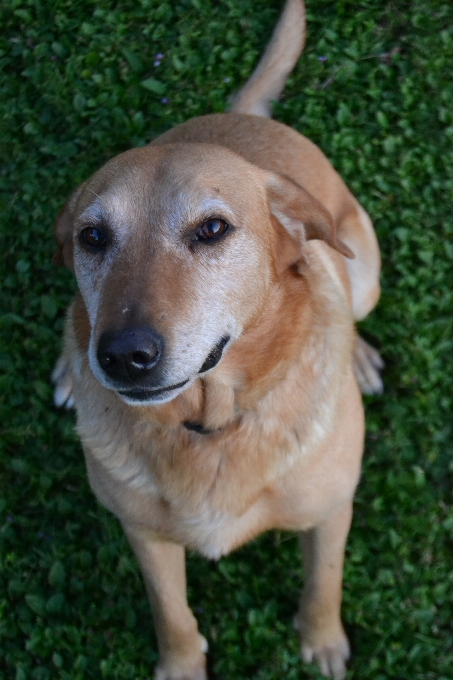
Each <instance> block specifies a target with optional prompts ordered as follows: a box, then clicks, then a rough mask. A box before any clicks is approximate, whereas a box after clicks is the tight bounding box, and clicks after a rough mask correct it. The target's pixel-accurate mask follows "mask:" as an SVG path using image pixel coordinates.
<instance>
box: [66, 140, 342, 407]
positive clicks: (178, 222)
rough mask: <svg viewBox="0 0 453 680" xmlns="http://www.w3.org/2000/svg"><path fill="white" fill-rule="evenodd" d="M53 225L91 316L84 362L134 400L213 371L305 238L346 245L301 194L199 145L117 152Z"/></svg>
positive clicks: (155, 398)
mask: <svg viewBox="0 0 453 680" xmlns="http://www.w3.org/2000/svg"><path fill="white" fill-rule="evenodd" d="M55 233H56V238H57V242H58V245H59V251H58V252H57V258H56V259H57V260H58V259H62V260H63V261H64V263H65V264H66V265H67V266H69V267H70V268H73V269H74V270H75V273H76V277H77V281H78V284H79V287H80V291H81V293H82V296H83V299H84V303H85V306H86V310H87V313H88V317H89V320H90V325H91V337H90V344H89V362H90V366H91V370H92V371H93V373H94V375H95V376H96V378H97V379H98V380H99V382H100V383H101V384H102V385H104V386H105V387H106V388H108V389H112V390H116V391H117V392H118V394H119V395H120V396H121V398H122V399H123V400H124V401H126V402H127V403H129V404H142V405H143V404H157V403H162V402H165V401H170V400H171V399H173V398H174V397H175V396H177V395H178V394H179V393H180V392H181V391H183V390H184V389H186V388H187V387H189V386H190V385H191V384H192V383H193V382H194V381H195V380H196V379H197V378H199V377H200V375H203V374H205V373H207V372H208V371H211V370H212V369H214V367H215V366H216V365H217V363H218V362H219V361H220V360H221V358H222V354H223V353H224V352H225V351H228V347H229V345H230V344H231V343H234V342H235V341H236V340H237V339H238V338H239V337H240V336H241V335H242V334H243V333H245V332H246V331H247V329H248V328H250V327H251V326H253V324H254V323H256V322H257V320H258V319H259V318H260V317H262V315H263V314H265V309H266V300H267V298H268V295H269V292H270V288H271V287H272V286H275V285H278V279H279V276H280V275H281V273H282V271H284V270H286V269H287V268H289V267H291V266H293V265H294V264H295V263H297V261H298V260H300V259H301V257H302V249H303V244H304V242H305V241H306V240H308V239H313V238H317V239H323V240H325V241H327V242H328V243H329V245H331V246H333V247H335V248H337V249H338V250H340V251H341V252H343V253H344V254H348V253H347V249H346V247H345V246H343V245H342V244H338V243H337V241H336V238H335V232H334V226H333V223H332V219H331V217H330V215H329V213H328V212H327V211H326V210H325V209H324V208H323V207H322V206H321V204H320V203H318V202H317V201H316V200H315V199H314V198H313V197H312V196H311V195H310V194H308V193H307V192H305V191H304V190H303V189H302V188H301V187H299V186H298V185H296V184H294V183H293V182H291V181H290V180H288V179H285V178H283V177H280V176H278V175H275V174H273V173H269V172H265V171H263V170H261V169H259V168H257V167H255V166H253V165H251V164H250V163H248V162H246V161H245V160H243V159H242V158H241V157H239V156H238V155H236V154H234V153H232V152H230V151H228V150H226V149H224V148H221V147H218V146H213V145H209V144H174V145H173V144H170V145H164V146H156V147H153V146H149V147H144V148H141V149H135V150H132V151H128V152H126V153H124V154H121V155H120V156H117V157H116V158H114V159H112V160H111V161H110V162H108V163H107V164H106V165H105V166H104V167H103V168H102V169H101V170H99V171H98V172H97V173H96V174H95V175H94V176H93V177H92V178H91V179H89V180H88V181H86V182H85V183H84V184H83V185H82V186H81V187H79V189H78V190H77V191H76V192H75V193H74V195H73V196H72V197H71V199H70V201H69V202H68V204H67V205H66V206H65V208H64V209H63V210H62V212H61V213H60V216H59V218H58V220H57V224H56V227H55Z"/></svg>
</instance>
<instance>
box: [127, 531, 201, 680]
mask: <svg viewBox="0 0 453 680" xmlns="http://www.w3.org/2000/svg"><path fill="white" fill-rule="evenodd" d="M124 530H125V532H126V535H127V537H128V539H129V542H130V544H131V546H132V548H133V550H134V552H135V555H136V556H137V559H138V561H139V564H140V567H141V569H142V573H143V576H144V579H145V585H146V590H147V593H148V597H149V599H150V602H151V609H152V613H153V619H154V625H155V628H156V635H157V641H158V646H159V657H160V658H159V663H158V665H157V668H156V675H155V680H206V678H207V675H206V657H205V652H206V650H207V642H206V640H205V638H204V637H203V636H202V635H200V633H199V632H198V625H197V621H196V619H195V617H194V615H193V614H192V612H191V610H190V609H189V605H188V604H187V595H186V572H185V554H184V548H183V547H182V546H181V545H177V544H175V543H169V542H166V541H160V540H156V538H155V536H154V535H151V534H150V532H148V531H147V530H146V529H142V528H140V527H136V526H131V525H125V526H124Z"/></svg>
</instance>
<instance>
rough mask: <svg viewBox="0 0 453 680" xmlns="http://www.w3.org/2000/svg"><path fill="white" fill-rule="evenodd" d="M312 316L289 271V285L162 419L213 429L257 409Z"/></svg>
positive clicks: (201, 430)
mask: <svg viewBox="0 0 453 680" xmlns="http://www.w3.org/2000/svg"><path fill="white" fill-rule="evenodd" d="M311 316H312V311H311V304H310V296H309V295H308V294H307V291H306V290H305V286H304V282H303V280H302V279H301V277H300V276H298V275H296V274H294V273H291V272H289V273H288V275H287V280H286V281H285V285H276V286H275V287H274V289H273V290H272V292H271V294H270V296H269V299H268V301H267V304H266V307H265V309H264V310H262V312H261V314H260V315H259V316H258V318H257V319H256V320H255V321H254V323H253V324H251V326H250V327H249V328H247V329H246V331H245V332H244V333H243V335H242V337H241V338H240V339H239V340H237V341H236V342H235V343H234V344H233V345H232V346H231V347H230V349H229V350H228V352H227V353H226V355H225V356H224V358H223V360H222V362H221V363H220V364H219V366H218V367H216V368H215V369H214V370H213V371H211V372H210V373H208V374H207V375H206V376H204V377H201V378H200V379H199V380H197V382H196V383H195V384H194V385H192V387H191V388H190V389H189V390H186V391H185V392H183V393H182V394H181V395H179V396H178V397H177V398H176V399H174V400H173V401H172V402H170V403H168V404H163V405H162V406H159V407H157V411H158V419H159V421H160V422H161V423H162V424H165V425H167V426H168V425H172V426H175V425H176V424H177V423H180V424H181V425H183V426H184V427H186V429H189V430H190V431H192V432H194V433H196V434H199V435H210V434H216V433H217V432H219V431H221V430H224V429H225V428H226V427H228V426H229V425H234V423H235V422H236V421H237V420H238V419H240V417H241V414H243V413H244V412H250V411H255V410H256V409H257V407H258V404H259V401H260V399H262V398H263V397H265V395H266V394H268V393H269V392H270V391H271V390H272V389H273V388H274V387H275V386H276V385H277V384H278V383H280V382H281V381H282V380H284V378H285V375H286V373H287V371H288V370H289V368H290V367H291V366H294V364H295V361H296V362H297V355H298V354H300V352H301V351H302V344H303V342H304V339H305V336H306V334H307V330H306V329H307V328H309V325H310V324H309V321H310V319H311ZM276 318H278V319H280V320H281V321H280V323H279V324H275V321H274V320H275V319H276Z"/></svg>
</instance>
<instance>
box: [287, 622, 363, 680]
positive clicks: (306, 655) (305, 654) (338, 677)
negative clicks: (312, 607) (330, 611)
mask: <svg viewBox="0 0 453 680" xmlns="http://www.w3.org/2000/svg"><path fill="white" fill-rule="evenodd" d="M294 627H295V628H296V629H297V630H298V631H299V636H300V651H301V655H302V659H303V660H304V661H305V663H317V664H318V665H319V668H320V670H321V673H322V674H323V675H325V676H326V677H327V678H334V680H343V678H344V677H345V676H346V663H347V661H348V659H349V657H350V655H351V653H350V649H349V642H348V638H347V637H346V633H345V632H344V630H343V627H342V625H341V623H340V624H339V625H338V626H336V627H335V630H320V631H313V630H310V628H309V626H304V625H303V624H302V625H301V624H300V621H299V620H298V617H296V618H295V620H294Z"/></svg>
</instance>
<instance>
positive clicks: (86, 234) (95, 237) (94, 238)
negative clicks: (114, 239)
mask: <svg viewBox="0 0 453 680" xmlns="http://www.w3.org/2000/svg"><path fill="white" fill-rule="evenodd" d="M80 236H81V239H82V241H83V242H84V243H86V245H87V246H91V247H92V248H102V247H103V246H105V244H106V243H107V238H106V236H105V234H104V233H103V232H102V231H101V230H100V229H97V228H96V227H85V229H82V231H81V233H80Z"/></svg>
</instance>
